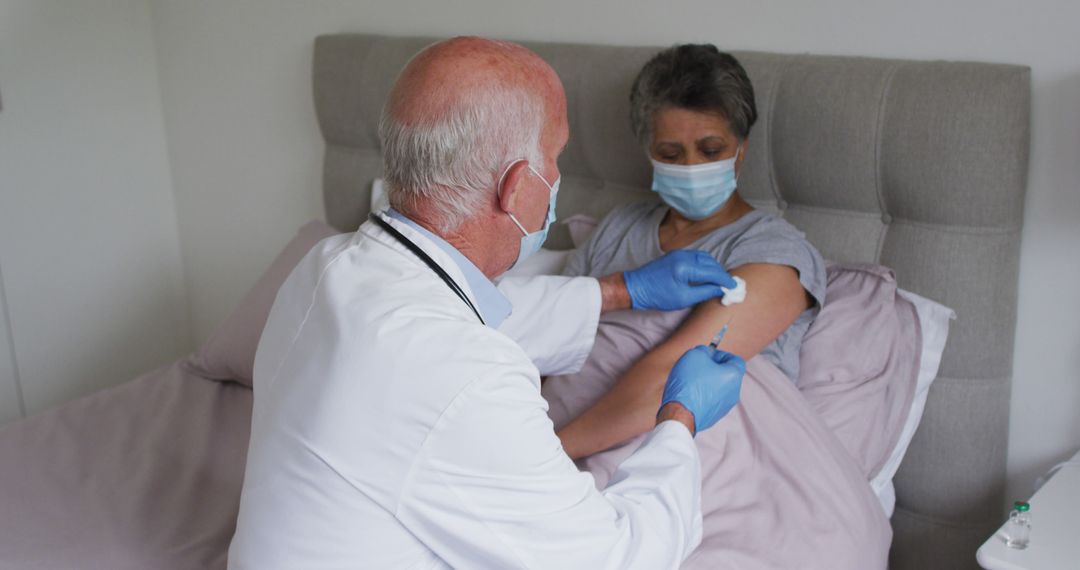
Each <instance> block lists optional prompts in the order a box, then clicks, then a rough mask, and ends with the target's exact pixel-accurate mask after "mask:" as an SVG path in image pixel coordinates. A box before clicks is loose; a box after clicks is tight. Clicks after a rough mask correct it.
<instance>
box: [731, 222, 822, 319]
mask: <svg viewBox="0 0 1080 570" xmlns="http://www.w3.org/2000/svg"><path fill="white" fill-rule="evenodd" d="M721 261H722V263H723V264H724V267H725V268H727V269H728V271H731V270H732V269H735V268H737V267H739V266H741V265H747V264H750V263H772V264H776V265H787V266H789V267H792V268H794V269H795V271H797V272H798V273H799V282H800V283H801V284H802V286H803V289H805V290H806V292H807V293H809V294H810V296H811V297H813V298H814V300H815V301H817V306H818V307H821V306H822V305H823V304H824V303H825V260H824V259H822V257H821V253H819V252H818V250H817V248H816V247H814V246H813V245H812V244H811V243H810V242H809V241H807V240H806V236H805V235H804V234H803V233H802V232H800V231H799V230H797V229H795V227H794V226H792V225H791V224H789V223H787V222H785V221H784V220H781V219H779V218H771V219H768V220H764V221H762V222H760V223H758V224H756V225H755V226H754V227H753V228H751V229H750V230H749V231H747V232H746V233H745V234H744V235H743V236H741V237H740V238H739V239H737V240H735V243H734V244H733V245H732V247H731V250H730V252H729V253H728V254H727V258H726V259H722V260H721Z"/></svg>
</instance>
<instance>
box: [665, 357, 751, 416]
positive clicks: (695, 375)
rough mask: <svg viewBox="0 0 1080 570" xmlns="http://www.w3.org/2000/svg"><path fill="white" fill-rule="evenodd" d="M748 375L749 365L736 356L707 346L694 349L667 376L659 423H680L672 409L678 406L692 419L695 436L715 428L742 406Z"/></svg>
mask: <svg viewBox="0 0 1080 570" xmlns="http://www.w3.org/2000/svg"><path fill="white" fill-rule="evenodd" d="M745 373H746V362H744V361H743V359H742V358H739V357H738V356H736V355H734V354H731V353H728V352H724V351H721V350H716V349H714V348H711V347H708V346H696V347H694V348H691V349H690V350H688V351H686V353H685V354H683V355H682V357H681V358H679V361H678V362H676V363H675V366H674V367H672V369H671V373H670V374H668V381H667V385H666V386H664V399H663V400H662V401H661V403H660V412H659V413H658V414H657V421H658V422H659V421H663V420H664V419H679V418H678V416H677V413H678V412H679V410H678V408H677V407H676V406H671V405H669V404H676V403H677V404H680V405H681V406H682V407H683V408H686V411H688V412H690V414H692V415H693V429H692V430H690V431H691V432H692V433H693V434H695V435H696V434H697V433H698V432H700V431H701V430H704V429H708V428H710V427H712V425H713V424H715V423H716V422H717V421H719V420H720V418H722V417H724V416H726V415H727V413H728V412H730V411H731V409H732V408H734V407H735V404H737V403H739V390H740V389H741V388H742V378H743V375H744V374H745ZM683 423H684V424H685V423H686V422H685V421H684V422H683ZM687 427H689V426H687Z"/></svg>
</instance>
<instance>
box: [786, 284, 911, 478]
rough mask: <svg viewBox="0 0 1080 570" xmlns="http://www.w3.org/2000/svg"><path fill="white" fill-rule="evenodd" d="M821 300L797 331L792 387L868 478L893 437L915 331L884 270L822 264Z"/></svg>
mask: <svg viewBox="0 0 1080 570" xmlns="http://www.w3.org/2000/svg"><path fill="white" fill-rule="evenodd" d="M826 277H827V285H826V290H825V304H824V306H823V307H822V309H821V312H820V313H819V314H818V316H817V318H816V319H815V320H814V322H813V324H812V325H811V326H810V329H809V330H808V331H807V333H806V336H805V337H803V344H802V349H801V351H800V354H799V366H800V373H799V381H798V383H797V385H798V388H799V391H800V392H802V394H803V396H804V397H805V398H806V400H807V401H808V402H809V403H810V405H811V407H813V408H814V409H815V410H816V411H817V413H818V415H819V416H820V417H821V418H822V419H823V420H824V422H825V424H826V425H828V426H829V428H831V430H832V431H833V433H834V434H836V436H837V438H838V439H839V440H840V442H841V443H842V444H843V446H844V448H846V449H847V450H848V453H850V454H851V456H852V457H853V458H854V459H855V461H856V462H857V463H858V464H859V465H860V467H861V468H862V470H863V472H864V474H865V475H866V477H867V479H872V478H873V477H874V476H875V475H876V474H877V473H878V472H879V471H880V470H881V469H882V467H883V466H884V465H885V463H886V461H887V460H888V459H889V457H890V455H891V454H892V451H893V449H894V448H895V447H896V445H897V443H898V441H899V440H900V435H901V433H902V432H903V429H904V424H905V422H906V421H907V418H908V414H909V412H910V411H911V408H912V399H913V397H914V394H915V388H916V385H917V384H918V376H919V363H920V354H921V352H922V333H921V330H920V327H919V317H918V313H917V312H916V309H915V305H914V304H912V303H911V302H910V301H909V300H908V299H906V298H905V297H903V296H902V295H900V293H899V290H898V289H897V287H896V278H895V277H894V275H893V272H892V270H890V269H888V268H886V267H882V266H880V265H873V264H830V265H829V266H828V267H827V269H826Z"/></svg>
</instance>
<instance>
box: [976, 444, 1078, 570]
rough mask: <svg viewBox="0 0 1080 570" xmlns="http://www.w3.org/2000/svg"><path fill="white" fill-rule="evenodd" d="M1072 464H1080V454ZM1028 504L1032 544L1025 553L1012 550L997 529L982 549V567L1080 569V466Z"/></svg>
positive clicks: (1068, 468)
mask: <svg viewBox="0 0 1080 570" xmlns="http://www.w3.org/2000/svg"><path fill="white" fill-rule="evenodd" d="M1070 461H1072V462H1076V461H1080V452H1078V453H1077V454H1076V455H1074V456H1073V458H1072V459H1071V460H1070ZM1028 503H1030V504H1031V544H1029V545H1028V547H1027V548H1025V549H1024V550H1016V549H1014V548H1009V547H1007V546H1005V539H1004V534H1003V531H1002V530H1001V529H998V531H997V533H995V534H994V536H991V537H990V539H989V540H987V541H986V542H984V543H983V545H982V546H981V547H979V551H978V553H976V555H975V559H976V560H978V561H979V564H980V565H981V566H982V567H983V568H986V569H987V570H1057V569H1059V568H1062V569H1074V568H1080V465H1078V464H1076V463H1070V464H1069V465H1066V466H1064V467H1062V468H1061V469H1060V470H1059V471H1058V472H1057V473H1055V474H1054V476H1053V477H1051V478H1050V480H1049V481H1048V482H1047V483H1046V484H1045V485H1043V487H1042V488H1041V489H1039V492H1037V493H1035V495H1034V496H1032V497H1031V499H1030V500H1029V501H1028Z"/></svg>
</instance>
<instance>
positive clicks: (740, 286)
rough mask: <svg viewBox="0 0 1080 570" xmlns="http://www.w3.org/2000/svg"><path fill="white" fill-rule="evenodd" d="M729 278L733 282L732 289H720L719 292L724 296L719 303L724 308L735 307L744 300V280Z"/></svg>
mask: <svg viewBox="0 0 1080 570" xmlns="http://www.w3.org/2000/svg"><path fill="white" fill-rule="evenodd" d="M731 278H732V279H734V280H735V288H734V289H726V288H724V287H721V288H720V290H721V291H723V292H724V296H723V297H722V298H721V299H720V302H721V303H723V304H724V306H725V307H730V306H732V305H737V304H739V303H742V302H743V301H745V300H746V280H745V279H743V278H742V277H735V276H734V275H733V276H732V277H731Z"/></svg>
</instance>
